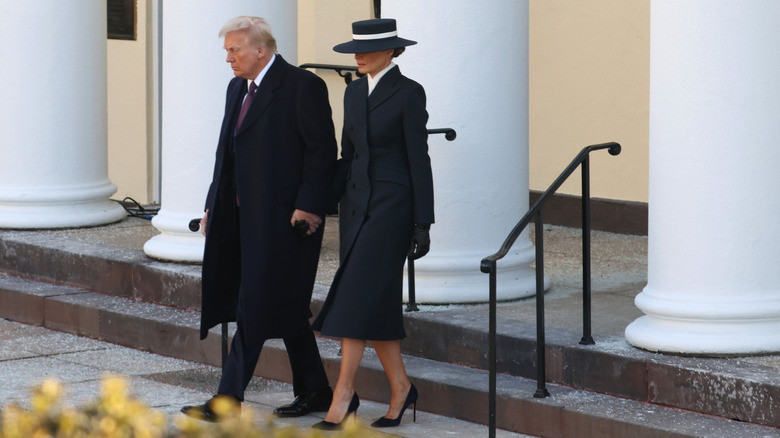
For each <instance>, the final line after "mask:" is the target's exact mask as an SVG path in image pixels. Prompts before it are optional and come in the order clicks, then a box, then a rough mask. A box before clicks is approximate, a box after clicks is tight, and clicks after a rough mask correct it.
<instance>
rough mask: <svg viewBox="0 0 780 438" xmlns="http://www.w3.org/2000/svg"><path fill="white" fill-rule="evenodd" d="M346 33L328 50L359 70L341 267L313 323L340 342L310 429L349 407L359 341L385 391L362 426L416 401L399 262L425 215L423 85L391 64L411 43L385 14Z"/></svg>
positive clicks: (347, 148)
mask: <svg viewBox="0 0 780 438" xmlns="http://www.w3.org/2000/svg"><path fill="white" fill-rule="evenodd" d="M352 31H353V34H354V36H353V38H354V39H353V41H350V42H347V43H344V44H339V45H337V46H336V47H334V50H335V51H337V52H341V53H354V54H355V60H356V61H357V65H358V70H359V71H360V73H363V74H365V75H366V76H365V77H363V78H361V79H359V80H356V81H354V82H352V83H351V84H350V85H349V86H348V87H347V90H346V92H345V95H344V129H343V132H342V151H341V160H340V161H339V169H340V171H341V172H340V177H337V182H340V183H341V188H340V190H339V193H340V194H341V203H340V209H339V232H340V257H341V266H340V267H339V270H338V272H337V273H336V275H335V278H334V280H333V285H332V286H331V289H330V292H329V294H328V297H327V299H326V300H325V304H324V305H323V307H322V311H321V312H320V314H319V315H318V317H317V319H316V320H315V322H314V329H315V330H318V331H320V332H321V333H322V334H323V335H326V336H332V337H339V338H341V346H342V358H341V369H340V374H339V381H338V384H337V385H336V390H335V393H334V395H333V402H332V404H331V406H330V409H329V411H328V415H327V417H326V418H325V421H323V422H321V423H318V424H316V425H315V427H317V428H322V429H334V428H338V427H340V426H341V423H342V420H343V419H344V418H346V417H347V415H348V414H350V413H353V412H355V411H356V410H357V407H358V404H359V398H358V396H357V394H356V393H355V388H354V380H355V374H356V372H357V370H358V367H359V366H360V361H361V359H362V357H363V351H364V349H365V346H366V342H367V341H368V340H371V341H372V345H373V347H374V349H375V350H376V352H377V355H378V356H379V359H380V361H381V362H382V366H383V367H384V369H385V373H386V374H387V377H388V379H389V381H390V387H391V389H392V396H391V400H390V407H389V409H388V411H387V414H386V415H385V416H384V417H382V418H379V419H378V420H377V421H375V422H374V423H373V424H372V426H374V427H389V426H397V425H398V424H400V421H401V417H402V416H403V413H404V411H405V410H406V408H407V407H408V406H410V405H412V404H415V402H416V401H417V396H418V394H417V389H416V388H415V387H414V385H412V383H411V382H410V381H409V377H408V376H407V375H406V370H405V368H404V364H403V361H402V359H401V339H403V338H404V337H406V334H405V332H404V327H403V316H402V292H403V266H404V261H405V260H406V257H407V255H410V256H411V257H413V258H419V257H422V256H423V255H425V254H426V253H427V252H428V247H429V243H430V239H429V237H428V230H429V228H430V224H432V223H433V220H434V218H433V178H432V175H431V163H430V158H429V157H428V144H427V138H428V134H427V130H426V127H425V124H426V122H427V120H428V113H427V112H426V110H425V91H424V90H423V88H422V86H420V84H418V83H416V82H414V81H412V80H411V79H408V78H406V77H405V76H403V75H401V72H400V70H399V69H398V67H397V66H396V65H395V64H394V63H392V59H393V58H394V57H396V56H398V55H400V54H401V53H402V52H403V51H404V47H405V46H409V45H412V44H415V42H414V41H409V40H405V39H402V38H398V37H397V32H396V25H395V20H392V19H376V20H366V21H358V22H355V23H353V25H352ZM415 409H416V404H415Z"/></svg>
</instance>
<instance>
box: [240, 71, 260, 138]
mask: <svg viewBox="0 0 780 438" xmlns="http://www.w3.org/2000/svg"><path fill="white" fill-rule="evenodd" d="M255 91H257V85H255V83H254V82H252V83H251V84H249V91H247V93H246V98H245V99H244V103H243V104H242V105H241V111H239V112H238V122H236V130H238V128H240V127H241V122H243V121H244V117H246V112H247V110H248V109H249V106H250V105H252V99H253V98H254V97H255Z"/></svg>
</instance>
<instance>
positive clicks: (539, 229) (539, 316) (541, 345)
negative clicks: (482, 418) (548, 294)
mask: <svg viewBox="0 0 780 438" xmlns="http://www.w3.org/2000/svg"><path fill="white" fill-rule="evenodd" d="M535 221H536V223H535V225H536V393H534V397H536V398H545V397H549V396H550V393H549V392H547V373H546V368H547V367H546V361H545V351H546V350H547V347H546V345H545V339H544V225H543V224H542V209H541V208H540V209H539V211H538V212H537V213H536V219H535Z"/></svg>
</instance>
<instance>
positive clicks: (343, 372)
mask: <svg viewBox="0 0 780 438" xmlns="http://www.w3.org/2000/svg"><path fill="white" fill-rule="evenodd" d="M365 348H366V341H364V340H361V339H351V338H342V339H341V367H340V368H339V381H338V382H337V383H336V390H335V391H334V392H333V401H332V402H331V404H330V409H328V415H327V416H326V417H325V421H328V422H331V423H340V422H341V420H343V419H344V416H345V415H346V414H347V409H348V408H349V402H350V401H352V394H354V393H355V375H356V374H357V370H358V368H359V367H360V361H361V360H362V359H363V351H364V350H365ZM399 351H400V350H399Z"/></svg>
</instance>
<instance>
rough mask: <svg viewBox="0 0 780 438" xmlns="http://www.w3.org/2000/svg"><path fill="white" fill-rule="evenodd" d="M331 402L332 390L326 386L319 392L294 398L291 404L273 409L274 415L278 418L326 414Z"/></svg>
mask: <svg viewBox="0 0 780 438" xmlns="http://www.w3.org/2000/svg"><path fill="white" fill-rule="evenodd" d="M331 400H333V390H332V389H330V386H326V387H325V388H322V389H320V390H319V391H310V392H305V393H303V394H301V395H299V396H298V397H295V400H294V401H293V402H292V403H290V404H288V405H284V406H279V407H278V408H276V409H274V414H276V415H278V416H280V417H301V416H304V415H307V414H310V413H312V412H327V411H328V408H329V407H330V402H331Z"/></svg>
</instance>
